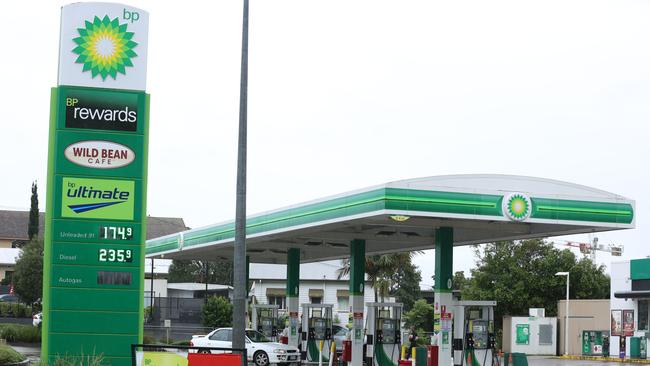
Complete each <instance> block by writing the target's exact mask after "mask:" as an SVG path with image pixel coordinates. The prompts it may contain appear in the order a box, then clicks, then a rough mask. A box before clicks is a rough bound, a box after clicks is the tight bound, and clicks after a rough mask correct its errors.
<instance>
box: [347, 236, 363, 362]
mask: <svg viewBox="0 0 650 366" xmlns="http://www.w3.org/2000/svg"><path fill="white" fill-rule="evenodd" d="M365 277H366V241H365V240H360V239H354V240H352V242H350V301H349V302H350V306H351V307H352V362H351V365H350V366H361V365H362V363H363V356H364V355H363V342H364V323H363V306H364V304H363V299H364V297H363V293H364V284H365Z"/></svg>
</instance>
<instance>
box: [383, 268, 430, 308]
mask: <svg viewBox="0 0 650 366" xmlns="http://www.w3.org/2000/svg"><path fill="white" fill-rule="evenodd" d="M420 281H422V272H420V270H419V269H418V268H417V266H416V265H415V264H413V262H412V261H411V258H404V260H403V263H402V265H401V266H400V267H399V268H397V270H396V271H395V272H394V273H393V274H392V275H391V283H392V286H391V289H390V294H391V295H393V296H395V298H396V299H397V301H399V302H401V303H402V304H404V311H409V310H411V308H412V307H413V304H414V303H415V301H416V300H418V299H419V298H420V296H421V295H420Z"/></svg>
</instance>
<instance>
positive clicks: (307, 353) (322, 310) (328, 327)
mask: <svg viewBox="0 0 650 366" xmlns="http://www.w3.org/2000/svg"><path fill="white" fill-rule="evenodd" d="M321 341H323V342H324V343H325V344H324V345H323V363H327V362H329V357H330V355H329V353H330V346H331V344H332V305H331V304H302V348H301V350H302V359H303V360H304V361H307V362H318V357H319V345H320V342H321Z"/></svg>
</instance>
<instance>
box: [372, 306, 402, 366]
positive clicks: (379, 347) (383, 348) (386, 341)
mask: <svg viewBox="0 0 650 366" xmlns="http://www.w3.org/2000/svg"><path fill="white" fill-rule="evenodd" d="M402 306H403V305H402V304H400V303H394V302H383V303H382V302H368V303H366V308H367V310H368V311H367V317H366V329H367V340H366V343H367V346H366V365H369V366H370V365H372V366H394V365H397V364H398V363H399V358H400V344H401V343H402V332H401V329H402V326H401V323H402ZM370 360H372V364H371V363H370Z"/></svg>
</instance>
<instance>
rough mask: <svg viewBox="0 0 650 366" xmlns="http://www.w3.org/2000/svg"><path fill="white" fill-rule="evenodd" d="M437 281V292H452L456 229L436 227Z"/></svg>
mask: <svg viewBox="0 0 650 366" xmlns="http://www.w3.org/2000/svg"><path fill="white" fill-rule="evenodd" d="M435 235H436V237H435V243H436V271H435V273H436V281H435V287H434V288H435V292H451V290H452V288H453V284H452V280H453V267H454V229H453V228H450V227H441V228H438V229H436V233H435Z"/></svg>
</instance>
